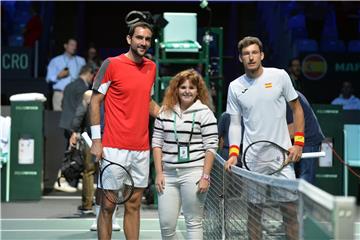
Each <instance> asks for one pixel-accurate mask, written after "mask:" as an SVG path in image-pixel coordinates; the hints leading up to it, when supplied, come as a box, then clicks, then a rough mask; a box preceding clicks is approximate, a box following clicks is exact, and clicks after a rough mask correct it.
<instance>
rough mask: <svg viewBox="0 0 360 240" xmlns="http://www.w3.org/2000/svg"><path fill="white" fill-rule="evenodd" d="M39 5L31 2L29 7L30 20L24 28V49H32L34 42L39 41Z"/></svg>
mask: <svg viewBox="0 0 360 240" xmlns="http://www.w3.org/2000/svg"><path fill="white" fill-rule="evenodd" d="M38 4H39V3H36V2H32V3H31V6H30V11H31V15H32V16H31V18H30V20H29V21H28V22H27V23H26V26H25V28H24V47H34V46H35V43H36V41H38V40H40V37H41V34H42V31H43V24H42V21H41V18H40V16H39V14H38V13H39V5H38Z"/></svg>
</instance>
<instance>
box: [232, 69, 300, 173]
mask: <svg viewBox="0 0 360 240" xmlns="http://www.w3.org/2000/svg"><path fill="white" fill-rule="evenodd" d="M263 69H264V71H263V73H262V74H261V76H259V77H258V78H256V79H251V78H249V77H247V76H246V75H245V74H244V75H242V76H241V77H239V78H237V79H235V80H234V81H232V82H231V83H230V86H229V92H228V100H227V108H226V111H227V112H228V113H229V114H240V115H241V116H242V117H243V121H244V127H245V131H244V139H243V149H245V148H246V147H247V146H248V145H249V144H250V143H252V142H255V141H259V140H268V141H272V142H275V143H277V144H278V145H280V146H281V147H283V148H285V149H288V148H289V147H291V140H290V136H289V131H288V128H287V123H286V102H289V101H292V100H295V99H296V98H297V97H298V95H297V93H296V91H295V89H294V87H293V86H292V83H291V79H290V77H289V75H288V74H287V73H286V72H285V71H284V70H281V69H277V68H263ZM239 134H240V133H239ZM229 143H230V145H232V144H233V141H232V140H231V139H229ZM291 178H292V177H291Z"/></svg>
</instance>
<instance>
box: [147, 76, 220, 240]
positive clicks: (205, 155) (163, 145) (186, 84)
mask: <svg viewBox="0 0 360 240" xmlns="http://www.w3.org/2000/svg"><path fill="white" fill-rule="evenodd" d="M210 103H211V101H210V96H209V92H208V89H207V87H206V84H205V81H204V80H203V78H202V77H201V75H200V74H199V73H197V72H196V71H195V70H194V69H189V70H184V71H182V72H180V73H178V74H176V75H175V77H173V79H172V80H171V81H170V84H169V86H168V88H167V90H166V93H165V97H164V100H163V105H162V108H161V109H160V114H159V117H158V118H157V119H156V120H155V124H154V133H153V138H152V149H153V155H154V163H155V169H156V180H155V183H156V185H155V186H156V190H157V192H158V193H159V195H158V212H159V219H160V228H161V236H162V238H163V239H176V225H177V219H178V217H179V213H180V208H181V206H182V209H183V214H184V217H185V223H186V229H187V237H186V238H187V239H203V227H202V219H203V212H204V203H205V199H206V193H207V191H208V189H209V186H210V172H211V169H212V165H213V161H214V157H215V153H216V150H217V146H218V135H217V124H216V118H215V116H214V113H213V112H212V111H211V109H210V107H211V106H210V105H211V104H210Z"/></svg>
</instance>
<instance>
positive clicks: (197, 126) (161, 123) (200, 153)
mask: <svg viewBox="0 0 360 240" xmlns="http://www.w3.org/2000/svg"><path fill="white" fill-rule="evenodd" d="M193 113H195V121H194V129H193V133H192V138H191V141H190V161H191V162H188V163H181V164H173V163H177V161H178V146H177V143H176V139H175V133H174V114H176V133H177V136H178V140H179V144H181V145H187V144H188V143H189V139H190V133H191V127H192V121H193ZM152 147H153V148H155V147H160V148H161V149H162V153H163V155H162V161H163V163H164V164H165V165H166V167H170V168H171V167H174V168H181V167H193V166H203V165H204V159H205V152H206V151H207V150H209V151H211V152H213V153H214V154H215V152H216V150H217V147H218V132H217V122H216V118H215V116H214V114H213V112H212V111H211V110H210V109H209V108H208V107H207V106H206V105H204V104H202V103H201V101H200V100H197V101H196V102H195V103H194V104H193V105H191V106H190V107H189V108H188V109H186V110H185V111H184V112H182V113H181V111H180V107H179V105H178V104H177V105H175V106H174V109H173V111H166V112H164V111H161V110H160V114H159V116H158V117H157V118H156V120H155V124H154V132H153V137H152ZM169 162H170V163H169Z"/></svg>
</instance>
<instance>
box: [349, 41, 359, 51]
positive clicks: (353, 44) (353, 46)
mask: <svg viewBox="0 0 360 240" xmlns="http://www.w3.org/2000/svg"><path fill="white" fill-rule="evenodd" d="M348 52H354V53H360V40H351V41H349V43H348Z"/></svg>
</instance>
